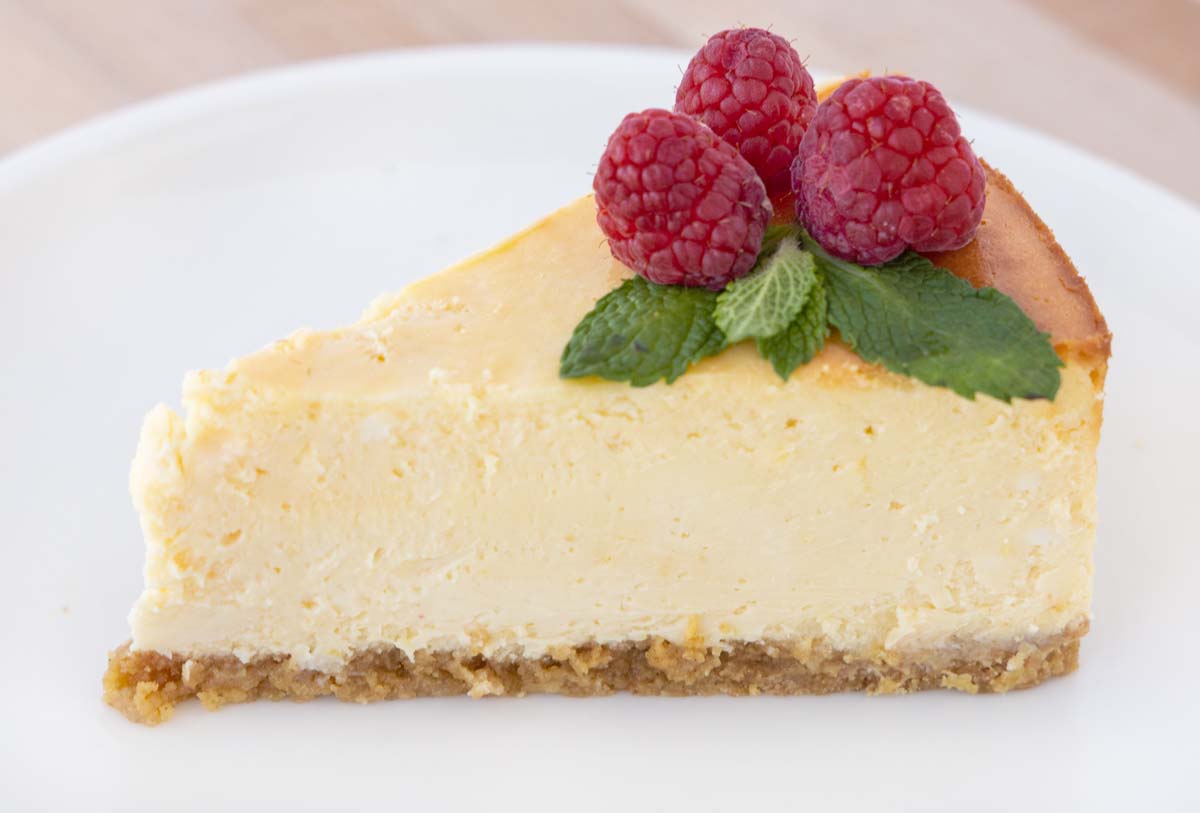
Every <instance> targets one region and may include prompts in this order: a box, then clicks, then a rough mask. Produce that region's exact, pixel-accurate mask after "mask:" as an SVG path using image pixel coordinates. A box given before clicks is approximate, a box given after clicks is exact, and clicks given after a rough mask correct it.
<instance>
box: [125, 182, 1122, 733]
mask: <svg viewBox="0 0 1200 813" xmlns="http://www.w3.org/2000/svg"><path fill="white" fill-rule="evenodd" d="M987 200H988V202H987V209H986V215H985V221H984V224H983V226H982V227H981V228H980V230H979V232H978V236H977V238H976V239H975V240H974V242H972V243H971V244H970V245H968V246H967V247H966V248H964V249H961V250H959V251H956V252H952V253H949V254H944V255H941V256H935V257H934V258H933V259H934V260H935V261H936V262H938V263H939V264H941V265H943V266H945V267H947V268H949V269H951V270H952V271H953V272H954V273H956V274H958V275H959V276H961V277H963V278H965V279H967V280H969V281H970V282H971V283H973V284H975V285H977V286H980V285H991V286H994V287H996V288H998V289H1000V290H1001V291H1003V292H1005V293H1007V294H1008V295H1010V296H1011V297H1012V298H1013V299H1014V300H1015V301H1016V302H1017V303H1018V304H1019V305H1020V306H1021V308H1022V309H1023V310H1024V311H1025V312H1026V313H1027V314H1028V315H1029V316H1030V317H1031V318H1032V319H1033V320H1034V322H1035V323H1036V324H1037V325H1038V327H1039V328H1040V329H1042V330H1044V331H1046V332H1048V333H1050V334H1051V335H1052V336H1053V342H1054V347H1055V349H1056V350H1057V352H1058V354H1059V355H1060V357H1061V358H1062V360H1063V361H1064V362H1065V364H1066V366H1065V367H1064V368H1063V369H1062V384H1061V388H1060V390H1059V392H1058V394H1057V397H1056V398H1055V399H1054V400H1053V401H1049V400H1014V401H1013V402H1012V403H1003V402H1001V401H997V400H995V399H992V398H990V397H987V396H979V397H978V398H977V399H975V400H967V399H965V398H963V397H960V396H959V395H956V394H955V393H953V392H951V391H950V390H948V389H943V388H937V387H931V386H927V385H925V384H922V383H920V382H918V381H916V380H914V379H912V378H907V377H902V376H899V375H896V374H893V373H890V372H888V371H886V370H884V369H882V368H880V367H877V366H874V365H871V364H867V363H865V362H863V361H862V360H861V359H860V358H859V357H858V356H856V355H854V354H853V353H852V352H851V351H849V350H848V349H847V348H846V347H845V346H844V345H843V344H841V343H839V342H838V341H837V340H836V339H834V340H831V341H830V342H829V344H828V345H827V346H826V347H825V349H824V350H823V351H822V353H821V354H820V355H819V356H818V357H817V358H816V359H814V360H813V361H812V362H811V363H809V364H807V365H805V366H803V367H801V368H800V369H798V370H797V371H796V372H795V373H794V374H793V375H792V376H791V378H790V380H788V381H787V382H786V383H785V382H783V381H781V380H780V379H779V378H778V377H777V376H776V375H775V374H774V373H773V372H772V371H771V369H770V366H769V365H767V364H765V363H763V361H762V360H761V359H759V358H758V357H757V355H756V354H755V352H754V350H753V347H752V345H750V344H749V343H743V344H742V345H738V346H735V347H733V348H732V349H730V350H728V351H726V352H725V353H722V354H720V355H718V356H714V357H711V358H709V359H706V360H704V361H702V362H701V363H700V364H698V365H697V366H696V367H695V368H694V369H693V370H692V371H691V372H690V373H688V374H687V375H685V376H683V377H681V378H680V379H679V380H677V381H675V382H674V383H673V384H671V385H666V384H662V383H660V384H657V385H654V386H649V387H645V388H633V387H629V386H628V385H625V384H621V383H613V382H606V381H602V380H599V379H581V380H564V379H562V378H560V377H559V376H558V361H559V354H560V352H561V350H562V347H563V345H564V343H565V342H566V340H567V339H568V337H570V335H571V332H572V328H573V327H574V326H575V324H576V323H577V322H578V321H579V319H580V317H581V316H582V315H583V314H584V313H586V312H587V311H588V310H589V309H590V308H591V307H592V305H593V303H594V302H595V301H596V300H597V298H598V297H600V296H601V295H603V294H604V293H606V292H607V291H609V290H611V289H613V288H614V287H616V286H617V285H618V284H619V283H620V282H621V280H622V279H624V278H625V277H627V276H629V274H630V273H631V272H629V271H628V269H626V268H625V267H624V266H622V265H620V264H618V263H617V262H616V261H614V260H613V259H612V257H611V255H610V254H609V252H608V249H607V248H606V246H605V244H604V241H603V237H602V235H601V233H600V231H599V229H598V227H597V225H596V221H595V207H594V204H593V202H592V201H591V199H590V198H584V199H581V200H579V201H577V202H576V203H574V204H571V205H570V206H567V207H566V208H564V209H562V210H561V211H558V212H556V213H555V214H553V215H551V216H550V217H548V218H546V219H545V220H543V221H541V222H540V223H538V224H536V225H535V226H533V227H532V228H530V229H528V230H527V231H525V232H523V233H521V234H519V235H517V236H516V237H514V238H512V239H510V240H509V241H507V242H505V243H503V244H502V245H500V246H497V247H496V248H494V249H492V250H491V251H488V252H486V253H485V254H483V255H481V256H478V257H476V258H474V259H471V260H468V261H466V262H464V263H462V264H460V265H458V266H455V267H453V268H451V269H449V270H447V271H444V272H442V273H440V274H437V275H435V276H433V277H430V278H428V279H425V280H423V281H421V282H418V283H415V284H413V285H411V286H409V287H408V288H407V289H405V290H404V291H402V292H401V293H400V294H398V295H396V296H392V297H385V298H383V299H381V300H379V301H377V302H376V303H375V304H374V305H373V306H372V307H371V308H369V309H368V311H367V312H366V314H365V315H364V316H363V318H362V319H361V320H360V321H359V322H358V323H357V324H355V325H352V326H350V327H347V328H344V329H341V330H333V331H327V332H313V331H300V332H298V333H296V334H294V335H293V336H291V337H290V338H289V339H286V340H284V341H281V342H278V343H276V344H274V345H272V346H270V347H267V348H265V349H263V350H261V351H259V352H257V353H254V354H252V355H249V356H246V357H244V358H241V359H238V360H236V361H234V362H232V363H231V364H230V365H229V366H227V367H226V368H225V369H224V370H208V371H202V372H197V373H192V374H190V375H189V376H188V377H187V378H186V380H185V383H184V405H185V408H186V412H185V414H184V415H182V416H181V415H178V414H176V413H175V412H173V411H171V410H170V409H168V408H167V407H165V406H159V407H157V408H155V409H154V410H153V411H152V412H151V413H150V414H149V416H148V417H147V418H146V421H145V425H144V427H143V430H142V437H141V441H140V443H139V446H138V450H137V456H136V460H135V462H134V465H133V472H132V490H133V496H134V501H135V504H136V506H137V510H138V512H139V514H140V516H141V524H142V528H143V532H144V535H145V543H146V565H145V591H144V592H143V594H142V596H141V598H140V599H138V601H137V604H136V606H135V607H134V609H133V612H132V615H131V619H130V620H131V624H132V629H133V637H132V641H131V642H130V643H128V644H126V645H125V646H122V647H121V648H120V649H118V650H117V651H116V652H114V653H113V654H112V655H111V657H110V660H109V666H108V672H107V674H106V677H105V689H106V698H107V700H108V702H109V703H111V704H112V705H113V706H115V707H117V708H118V709H120V710H121V711H122V712H124V713H125V714H126V715H127V716H128V717H130V718H131V719H133V720H137V721H141V722H148V723H154V722H158V721H161V720H163V719H165V718H166V717H167V716H168V715H169V714H170V712H171V710H172V708H173V706H174V704H175V703H176V702H178V701H180V700H182V699H184V698H187V697H191V696H199V698H200V699H201V700H202V701H203V702H204V704H205V705H206V706H208V707H210V708H211V707H216V706H219V705H221V704H224V703H230V702H240V701H246V700H253V699H256V698H264V697H265V698H272V699H277V698H284V697H286V698H291V699H307V698H311V697H316V696H320V695H335V696H337V697H339V698H342V699H344V700H355V701H368V700H379V699H385V698H398V697H413V696H419V695H442V694H457V693H466V694H470V695H472V696H484V695H520V694H523V693H527V692H560V693H564V694H571V695H591V694H603V693H607V692H613V691H622V690H626V691H632V692H636V693H642V694H707V693H729V694H756V693H812V692H818V693H819V692H830V691H838V690H869V691H874V692H905V691H912V690H917V689H927V688H934V687H949V688H954V689H962V690H966V691H970V692H976V691H1004V690H1008V689H1014V688H1020V687H1024V686H1030V685H1033V684H1035V683H1038V682H1039V681H1041V680H1043V679H1045V678H1047V677H1050V676H1053V675H1059V674H1063V673H1065V672H1069V671H1071V670H1072V669H1073V668H1074V667H1075V665H1076V656H1077V651H1078V646H1079V639H1080V637H1081V636H1082V635H1083V634H1084V632H1085V631H1086V630H1087V627H1088V619H1089V604H1090V599H1091V580H1092V546H1093V540H1094V536H1095V484H1096V445H1097V441H1098V439H1099V432H1100V422H1101V405H1102V387H1103V382H1104V376H1105V370H1106V364H1107V359H1108V353H1109V333H1108V330H1107V328H1106V326H1105V323H1104V320H1103V318H1102V316H1101V315H1100V313H1099V311H1098V310H1097V308H1096V304H1095V302H1094V301H1093V299H1092V296H1091V294H1090V293H1089V291H1088V289H1087V286H1086V285H1085V284H1084V281H1083V279H1082V278H1081V277H1080V276H1079V275H1078V273H1077V272H1076V271H1075V269H1074V268H1073V267H1072V265H1071V263H1070V261H1069V260H1068V259H1067V257H1066V256H1065V255H1064V253H1063V252H1062V250H1061V249H1060V248H1059V246H1058V245H1057V243H1056V242H1055V241H1054V239H1053V237H1052V235H1051V234H1050V232H1049V231H1048V230H1047V228H1046V227H1045V226H1044V225H1043V224H1042V222H1041V221H1040V220H1039V219H1038V218H1037V217H1036V216H1035V215H1034V213H1033V212H1032V211H1031V210H1030V208H1029V207H1028V206H1027V205H1026V203H1025V201H1024V200H1023V199H1022V198H1021V196H1020V195H1019V194H1018V193H1017V192H1016V191H1015V190H1014V189H1013V187H1012V186H1011V185H1010V184H1009V182H1008V181H1007V180H1006V179H1005V178H1004V177H1003V176H1001V175H999V174H998V173H996V172H990V174H989V181H988V199H987Z"/></svg>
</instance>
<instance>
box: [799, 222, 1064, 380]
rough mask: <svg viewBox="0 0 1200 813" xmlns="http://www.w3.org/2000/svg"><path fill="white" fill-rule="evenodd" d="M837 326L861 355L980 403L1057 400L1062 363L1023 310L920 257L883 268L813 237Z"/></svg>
mask: <svg viewBox="0 0 1200 813" xmlns="http://www.w3.org/2000/svg"><path fill="white" fill-rule="evenodd" d="M805 247H806V248H808V249H809V250H810V251H812V252H813V254H814V255H815V256H816V258H817V263H818V266H819V268H820V270H821V274H822V277H823V279H824V281H825V285H826V288H827V292H828V294H829V320H830V321H831V322H832V323H833V325H834V327H836V328H837V329H838V330H839V331H840V332H841V334H842V338H843V339H844V340H845V341H846V342H847V343H848V344H849V345H850V347H851V348H853V349H854V351H855V352H856V353H858V355H860V356H862V357H863V358H864V359H865V360H867V361H870V362H877V363H879V364H882V365H883V366H884V367H887V368H888V369H889V370H893V371H895V372H898V373H902V374H904V375H910V376H913V377H914V378H917V379H920V380H921V381H924V382H925V383H927V384H933V385H935V386H939V387H949V388H950V389H952V390H954V391H955V392H956V393H958V394H959V395H962V396H964V397H966V398H971V399H974V397H975V394H976V393H978V392H982V393H986V394H988V395H991V396H993V397H995V398H999V399H1000V400H1002V401H1009V400H1011V399H1013V398H1050V399H1053V398H1054V396H1055V395H1056V394H1057V393H1058V387H1059V384H1060V383H1061V376H1060V375H1059V372H1058V369H1059V368H1060V367H1062V366H1063V363H1062V360H1061V359H1059V357H1058V354H1057V353H1055V352H1054V348H1053V347H1052V346H1051V344H1050V337H1049V336H1048V335H1046V334H1045V333H1042V332H1041V331H1039V330H1038V329H1037V327H1036V326H1035V325H1034V324H1033V322H1032V320H1030V318H1029V317H1028V316H1026V315H1025V313H1024V312H1023V311H1022V310H1021V308H1020V307H1019V306H1018V305H1017V303H1015V302H1013V301H1012V300H1011V299H1009V298H1008V297H1007V296H1005V295H1004V294H1002V293H1000V292H999V291H997V290H996V289H994V288H979V289H976V288H973V287H972V286H971V284H970V283H968V282H966V281H965V280H962V279H959V278H958V277H956V276H954V275H953V274H951V273H950V272H949V271H947V270H946V269H944V268H939V267H937V266H935V265H934V264H933V263H931V262H930V261H929V260H927V259H925V258H924V257H921V256H920V255H918V254H914V253H913V252H911V251H910V252H907V253H905V254H903V255H901V256H900V257H898V258H897V259H895V260H893V261H891V262H889V263H885V264H883V265H881V266H879V267H875V268H863V267H862V266H859V265H855V264H854V263H851V262H847V261H846V260H840V259H837V258H834V257H831V256H830V255H828V254H826V253H825V252H824V251H823V250H822V249H821V247H820V246H819V245H817V244H816V242H815V241H813V240H812V239H811V238H808V237H807V236H806V237H805Z"/></svg>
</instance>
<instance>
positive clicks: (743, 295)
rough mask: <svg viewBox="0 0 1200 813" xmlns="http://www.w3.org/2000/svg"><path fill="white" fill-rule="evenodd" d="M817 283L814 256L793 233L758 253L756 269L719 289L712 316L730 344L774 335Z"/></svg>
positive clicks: (792, 317)
mask: <svg viewBox="0 0 1200 813" xmlns="http://www.w3.org/2000/svg"><path fill="white" fill-rule="evenodd" d="M816 284H817V266H816V262H815V261H814V260H813V256H812V255H811V254H809V253H808V252H807V251H805V250H804V249H802V248H800V243H799V242H797V240H796V238H795V237H794V236H787V237H783V238H782V239H781V240H780V241H779V245H778V247H777V248H776V249H775V250H774V252H772V253H768V252H767V251H763V252H761V253H760V254H759V259H758V264H757V268H756V269H755V270H753V271H751V272H750V273H749V274H748V275H746V276H744V277H742V278H741V279H736V280H734V281H733V282H731V283H729V285H728V286H727V287H726V288H725V290H724V291H722V292H721V294H720V295H719V296H718V297H717V309H716V312H715V313H714V314H713V318H714V319H715V320H716V322H717V327H719V328H720V329H721V331H722V332H723V333H724V334H725V337H726V338H727V339H728V341H729V343H730V344H733V343H734V342H740V341H741V340H742V339H750V338H760V339H761V338H766V337H768V336H773V335H775V334H776V333H778V332H780V331H781V330H783V329H784V328H786V327H787V326H788V325H789V324H791V322H792V320H793V319H795V318H796V316H797V315H798V314H799V313H800V310H801V308H803V307H804V303H805V301H806V300H807V299H808V295H809V291H811V290H812V288H813V286H814V285H816Z"/></svg>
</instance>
